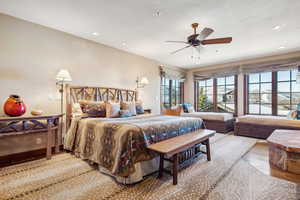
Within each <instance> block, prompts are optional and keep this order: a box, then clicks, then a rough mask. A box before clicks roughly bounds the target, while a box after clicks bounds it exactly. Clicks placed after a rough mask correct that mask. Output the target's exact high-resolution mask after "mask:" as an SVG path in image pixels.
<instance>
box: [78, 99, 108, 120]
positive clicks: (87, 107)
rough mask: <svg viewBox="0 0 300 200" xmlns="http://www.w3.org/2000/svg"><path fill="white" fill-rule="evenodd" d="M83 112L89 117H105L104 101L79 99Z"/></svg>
mask: <svg viewBox="0 0 300 200" xmlns="http://www.w3.org/2000/svg"><path fill="white" fill-rule="evenodd" d="M79 104H80V107H81V109H82V112H83V113H87V114H88V116H89V117H105V116H106V105H105V102H104V101H79Z"/></svg>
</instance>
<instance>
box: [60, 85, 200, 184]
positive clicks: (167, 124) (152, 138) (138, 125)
mask: <svg viewBox="0 0 300 200" xmlns="http://www.w3.org/2000/svg"><path fill="white" fill-rule="evenodd" d="M67 90H68V93H67V121H68V122H69V123H68V126H69V129H68V132H67V134H66V135H65V137H64V148H65V149H66V150H69V151H72V152H73V153H74V154H75V155H76V156H77V157H80V158H82V159H85V160H88V161H90V162H93V163H96V164H98V166H99V169H100V171H102V172H104V173H107V174H109V175H111V176H113V177H115V178H116V180H117V181H118V182H121V183H125V184H132V183H135V182H138V181H141V180H142V179H143V177H144V176H146V175H148V174H150V173H152V172H154V171H157V170H158V160H157V155H155V154H154V153H153V152H150V151H149V150H147V145H149V144H153V143H155V142H159V141H162V140H165V139H168V138H171V137H176V136H178V135H182V134H186V133H189V132H191V131H194V130H196V129H200V128H202V120H201V119H199V118H186V117H178V116H163V115H153V114H146V115H138V116H134V117H129V118H87V117H85V116H78V115H73V114H72V112H71V111H70V107H71V105H72V103H75V102H78V101H79V100H82V99H85V100H107V101H109V100H110V101H122V100H126V101H136V100H137V92H136V91H135V90H126V89H116V88H100V87H74V86H72V87H70V86H69V87H68V88H67ZM195 148H196V146H195V147H194V148H190V149H188V150H187V151H186V152H183V153H182V154H181V155H180V156H179V157H180V158H179V160H180V163H182V164H184V163H186V162H187V161H188V162H189V161H190V160H191V159H192V158H194V155H195Z"/></svg>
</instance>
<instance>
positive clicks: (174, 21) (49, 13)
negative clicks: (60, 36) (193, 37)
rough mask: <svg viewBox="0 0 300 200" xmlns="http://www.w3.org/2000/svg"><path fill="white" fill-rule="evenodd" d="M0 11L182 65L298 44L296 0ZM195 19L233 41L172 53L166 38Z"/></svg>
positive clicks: (170, 0) (2, 0) (54, 3)
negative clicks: (197, 53) (198, 49)
mask: <svg viewBox="0 0 300 200" xmlns="http://www.w3.org/2000/svg"><path fill="white" fill-rule="evenodd" d="M158 10H159V11H160V13H161V14H160V16H156V15H155V13H156V12H157V11H158ZM0 12H2V13H5V14H8V15H12V16H15V17H19V18H22V19H25V20H28V21H31V22H34V23H37V24H41V25H45V26H48V27H51V28H54V29H57V30H61V31H64V32H67V33H71V34H74V35H77V36H80V37H83V38H86V39H89V40H93V41H96V42H99V43H103V44H106V45H109V46H112V47H115V48H118V49H122V50H125V51H128V52H132V53H135V54H138V55H142V56H145V57H147V58H151V59H155V60H158V61H159V62H161V63H165V64H169V65H175V66H180V67H184V68H192V67H195V66H204V65H209V64H218V63H224V62H229V61H237V60H241V59H246V58H253V57H260V56H267V55H275V54H281V53H286V52H290V51H296V50H300V23H299V21H300V1H299V0H206V1H204V0H127V1H125V0H47V1H46V0H43V1H41V0H21V1H20V0H0ZM193 22H198V23H200V30H201V29H203V28H204V27H210V28H213V29H214V30H215V32H214V33H213V34H211V35H210V36H209V38H215V37H227V36H232V37H233V41H232V43H231V44H225V45H224V44H222V45H210V46H205V47H204V48H203V51H202V53H201V54H200V59H199V60H198V59H197V61H195V60H193V59H191V55H192V54H194V55H196V52H192V50H191V49H192V48H189V49H186V50H184V51H182V52H179V53H177V54H175V55H170V52H171V51H174V50H176V49H178V48H181V47H183V45H182V44H169V43H165V42H164V41H166V40H185V38H186V37H187V36H188V35H190V34H192V29H191V27H190V24H191V23H193ZM277 25H279V26H281V28H280V29H279V30H273V28H274V27H275V26H277ZM200 30H199V31H200ZM93 32H97V33H99V35H98V36H95V35H93V34H92V33H93ZM123 43H126V45H123ZM281 46H282V47H285V48H282V49H279V47H281Z"/></svg>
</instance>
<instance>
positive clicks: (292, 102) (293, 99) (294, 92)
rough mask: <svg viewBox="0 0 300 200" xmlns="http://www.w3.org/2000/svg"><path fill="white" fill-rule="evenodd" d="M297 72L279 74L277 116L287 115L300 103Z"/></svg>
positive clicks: (280, 72)
mask: <svg viewBox="0 0 300 200" xmlns="http://www.w3.org/2000/svg"><path fill="white" fill-rule="evenodd" d="M296 74H297V70H288V71H279V72H278V73H277V114H278V115H287V114H288V112H289V111H290V110H296V109H297V108H296V107H297V104H298V103H300V86H299V85H297V84H296Z"/></svg>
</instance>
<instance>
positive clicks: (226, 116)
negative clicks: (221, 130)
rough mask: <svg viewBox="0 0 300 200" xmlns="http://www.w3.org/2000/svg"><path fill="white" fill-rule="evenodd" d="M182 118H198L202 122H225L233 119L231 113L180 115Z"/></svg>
mask: <svg viewBox="0 0 300 200" xmlns="http://www.w3.org/2000/svg"><path fill="white" fill-rule="evenodd" d="M181 116H184V117H198V118H201V119H204V120H219V121H227V120H231V119H233V114H232V113H219V112H192V113H181Z"/></svg>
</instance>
